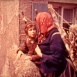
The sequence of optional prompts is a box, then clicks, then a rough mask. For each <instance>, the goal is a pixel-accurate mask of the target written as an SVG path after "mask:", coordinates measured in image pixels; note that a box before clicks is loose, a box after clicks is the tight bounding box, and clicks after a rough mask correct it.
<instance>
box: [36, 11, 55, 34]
mask: <svg viewBox="0 0 77 77" xmlns="http://www.w3.org/2000/svg"><path fill="white" fill-rule="evenodd" d="M36 22H37V24H38V26H39V30H40V33H46V32H48V31H49V30H51V29H52V28H54V27H55V25H53V19H52V16H51V15H50V14H49V13H47V12H40V13H38V14H37V16H36Z"/></svg>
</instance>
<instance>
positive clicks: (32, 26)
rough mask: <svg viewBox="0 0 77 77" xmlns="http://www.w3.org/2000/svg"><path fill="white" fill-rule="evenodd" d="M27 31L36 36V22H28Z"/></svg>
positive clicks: (28, 33)
mask: <svg viewBox="0 0 77 77" xmlns="http://www.w3.org/2000/svg"><path fill="white" fill-rule="evenodd" d="M25 33H26V34H27V35H28V36H29V37H31V38H34V37H35V36H36V33H37V29H36V25H35V23H34V22H29V23H27V24H26V26H25Z"/></svg>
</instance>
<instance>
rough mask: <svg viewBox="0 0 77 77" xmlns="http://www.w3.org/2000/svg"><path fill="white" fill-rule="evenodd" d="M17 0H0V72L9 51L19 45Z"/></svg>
mask: <svg viewBox="0 0 77 77" xmlns="http://www.w3.org/2000/svg"><path fill="white" fill-rule="evenodd" d="M18 13H19V0H0V74H1V73H2V70H3V68H4V65H5V62H6V56H7V55H8V54H9V55H11V56H12V55H13V54H10V53H9V52H10V51H11V49H13V48H14V47H16V46H17V45H19V14H18Z"/></svg>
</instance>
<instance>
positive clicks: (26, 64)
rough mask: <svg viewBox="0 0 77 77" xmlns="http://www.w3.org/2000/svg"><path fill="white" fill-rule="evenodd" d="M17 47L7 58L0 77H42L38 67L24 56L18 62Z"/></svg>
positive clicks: (10, 51)
mask: <svg viewBox="0 0 77 77" xmlns="http://www.w3.org/2000/svg"><path fill="white" fill-rule="evenodd" d="M16 50H17V47H16V46H13V47H12V48H11V49H10V50H9V54H8V55H7V56H6V60H5V64H4V67H3V70H2V73H1V75H0V77H41V75H40V72H39V69H38V67H37V66H36V65H35V64H34V63H33V62H32V61H30V60H25V57H26V55H22V56H21V57H20V58H19V59H18V60H17V61H15V59H16V55H17V54H16Z"/></svg>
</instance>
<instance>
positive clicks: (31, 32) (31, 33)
mask: <svg viewBox="0 0 77 77" xmlns="http://www.w3.org/2000/svg"><path fill="white" fill-rule="evenodd" d="M28 36H29V37H32V38H33V37H35V36H36V29H35V28H34V27H31V28H29V29H28Z"/></svg>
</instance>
